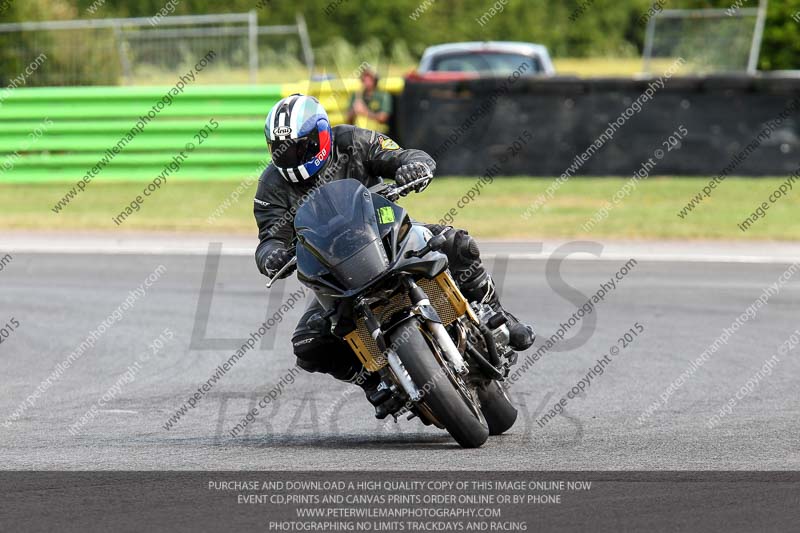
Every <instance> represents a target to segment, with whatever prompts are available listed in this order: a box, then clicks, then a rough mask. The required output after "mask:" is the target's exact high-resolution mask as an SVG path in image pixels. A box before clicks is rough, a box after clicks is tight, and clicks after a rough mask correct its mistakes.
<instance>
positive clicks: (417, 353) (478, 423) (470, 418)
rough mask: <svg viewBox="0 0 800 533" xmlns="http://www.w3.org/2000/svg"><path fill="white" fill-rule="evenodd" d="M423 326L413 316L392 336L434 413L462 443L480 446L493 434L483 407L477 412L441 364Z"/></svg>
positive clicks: (424, 399) (400, 354) (399, 353)
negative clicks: (424, 332) (482, 411)
mask: <svg viewBox="0 0 800 533" xmlns="http://www.w3.org/2000/svg"><path fill="white" fill-rule="evenodd" d="M420 328H422V324H421V323H420V321H419V320H418V319H413V320H409V321H408V322H406V323H405V324H402V325H400V326H399V327H398V328H397V329H396V330H395V331H394V332H392V335H391V338H390V339H389V340H390V342H391V343H392V345H394V346H396V351H397V355H398V357H399V358H400V361H402V363H403V366H404V367H405V369H406V371H407V372H408V374H409V376H410V377H411V380H412V381H413V382H414V383H415V384H416V385H417V387H418V388H419V389H420V391H421V392H422V394H423V398H422V402H424V403H425V405H426V406H427V407H428V409H429V410H430V411H431V413H432V414H433V416H435V417H436V419H437V420H438V421H439V422H440V423H441V424H442V425H443V426H444V427H445V428H446V429H447V431H448V433H450V435H451V436H452V437H453V438H454V439H455V440H456V442H458V444H460V445H461V446H462V447H464V448H478V447H480V446H481V445H482V444H483V443H484V442H486V440H487V439H488V438H489V426H488V424H487V423H486V420H485V419H484V417H483V415H482V413H480V410H478V413H477V414H476V413H475V412H473V409H472V408H471V407H470V405H468V401H467V400H466V399H465V398H464V397H463V396H462V393H461V392H460V391H459V389H458V387H457V385H456V384H455V383H454V382H453V379H454V377H453V375H452V374H451V373H450V372H449V371H447V370H445V369H443V368H442V367H441V366H440V364H439V361H438V360H437V358H436V357H435V355H434V353H433V349H432V348H431V346H429V345H428V341H427V340H426V338H425V335H423V333H422V331H421V329H420Z"/></svg>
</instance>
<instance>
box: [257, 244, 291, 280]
mask: <svg viewBox="0 0 800 533" xmlns="http://www.w3.org/2000/svg"><path fill="white" fill-rule="evenodd" d="M291 259H292V254H290V253H289V250H287V249H286V248H275V249H274V250H272V251H271V252H270V253H269V255H267V258H266V259H265V260H264V270H265V271H266V272H267V275H268V276H269V277H271V278H272V277H275V274H277V273H278V271H279V270H280V269H281V268H283V266H284V265H285V264H286V263H288V262H289V261H290V260H291ZM290 270H291V269H290ZM290 270H287V271H286V272H285V273H284V275H283V276H281V277H282V278H285V277H286V276H288V275H289V274H290V273H291V272H290Z"/></svg>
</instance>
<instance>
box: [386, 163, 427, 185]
mask: <svg viewBox="0 0 800 533" xmlns="http://www.w3.org/2000/svg"><path fill="white" fill-rule="evenodd" d="M432 176H433V172H431V169H430V167H428V165H426V164H425V163H421V162H416V163H408V164H405V165H403V166H401V167H400V168H398V169H397V172H396V173H395V175H394V181H395V182H396V183H397V184H398V185H406V184H408V183H411V182H412V181H416V180H418V179H420V178H428V179H426V180H425V181H421V182H419V183H418V184H417V185H415V186H414V192H422V191H423V190H425V187H427V186H428V184H429V183H430V182H431V180H430V178H431V177H432Z"/></svg>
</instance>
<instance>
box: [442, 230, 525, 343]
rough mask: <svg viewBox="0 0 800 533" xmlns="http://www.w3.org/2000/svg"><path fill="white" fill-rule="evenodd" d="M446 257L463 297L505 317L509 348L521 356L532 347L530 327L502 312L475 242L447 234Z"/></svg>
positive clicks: (458, 234) (459, 232)
mask: <svg viewBox="0 0 800 533" xmlns="http://www.w3.org/2000/svg"><path fill="white" fill-rule="evenodd" d="M447 235H448V246H447V250H446V253H447V256H448V261H449V264H450V271H451V272H452V273H453V278H454V279H455V282H456V284H457V285H458V287H459V289H461V293H462V294H463V295H464V297H465V298H466V299H467V300H469V301H470V302H479V303H484V304H488V305H489V307H491V308H492V309H493V310H494V311H495V312H498V313H502V314H503V316H505V317H506V326H507V327H508V331H509V343H508V344H509V346H511V349H512V350H514V351H515V352H522V351H525V350H527V349H528V348H530V347H531V346H533V341H534V340H535V339H536V334H535V333H534V331H533V327H532V326H530V325H528V324H523V323H522V322H520V321H519V319H518V318H517V317H516V316H514V315H513V314H511V313H510V312H508V311H506V310H505V309H503V306H502V305H501V304H500V298H498V296H497V291H496V290H495V286H494V281H492V277H491V276H490V275H489V273H488V272H487V271H486V268H485V267H484V266H483V262H482V261H481V258H480V250H479V249H478V244H477V243H476V242H475V240H474V239H473V238H472V237H470V236H469V234H468V233H467V232H465V231H462V230H452V229H451V230H449V231H448V232H447Z"/></svg>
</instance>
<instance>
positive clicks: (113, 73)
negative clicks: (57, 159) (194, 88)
mask: <svg viewBox="0 0 800 533" xmlns="http://www.w3.org/2000/svg"><path fill="white" fill-rule="evenodd" d="M209 50H213V51H214V52H215V53H216V59H215V64H214V68H212V69H210V70H209V71H208V72H207V73H205V75H204V77H203V81H202V83H214V84H220V83H221V84H234V83H242V84H247V83H250V84H253V83H263V82H269V83H277V82H285V81H296V80H297V79H299V78H303V77H306V76H308V75H309V73H310V72H311V71H312V70H313V68H314V53H313V50H312V48H311V42H310V39H309V35H308V29H307V28H306V23H305V19H304V18H303V16H302V15H301V14H298V15H297V17H296V23H295V24H290V25H271V26H259V25H258V19H257V15H256V12H255V11H251V12H250V13H234V14H222V15H196V16H174V17H154V18H143V17H141V18H124V19H90V20H68V21H49V22H21V23H10V24H0V65H3V67H0V78H7V79H12V78H14V76H15V75H16V74H17V73H19V72H21V71H23V70H24V69H25V66H26V65H29V64H30V63H31V62H32V61H33V60H34V59H35V58H36V57H38V56H40V55H41V54H45V56H46V57H47V62H46V63H45V64H43V65H42V66H41V68H40V69H39V72H38V73H37V75H36V76H35V77H34V78H32V79H31V80H30V83H29V85H39V86H73V85H75V86H80V85H159V84H165V85H166V84H171V83H172V82H173V81H174V79H173V78H174V73H175V72H178V71H181V70H185V69H186V68H188V66H190V65H193V64H194V63H195V62H196V61H197V58H199V57H203V56H204V55H206V54H207V53H208V51H209Z"/></svg>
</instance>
